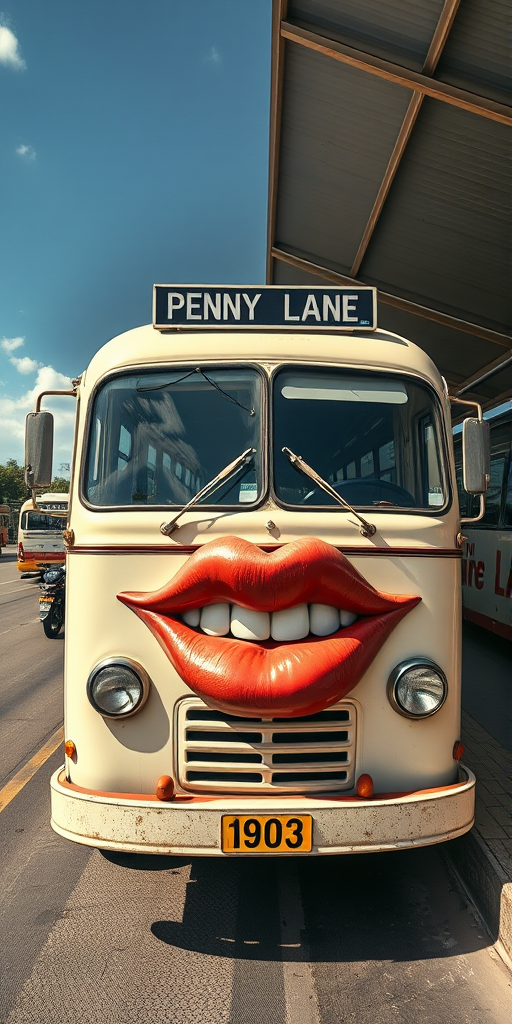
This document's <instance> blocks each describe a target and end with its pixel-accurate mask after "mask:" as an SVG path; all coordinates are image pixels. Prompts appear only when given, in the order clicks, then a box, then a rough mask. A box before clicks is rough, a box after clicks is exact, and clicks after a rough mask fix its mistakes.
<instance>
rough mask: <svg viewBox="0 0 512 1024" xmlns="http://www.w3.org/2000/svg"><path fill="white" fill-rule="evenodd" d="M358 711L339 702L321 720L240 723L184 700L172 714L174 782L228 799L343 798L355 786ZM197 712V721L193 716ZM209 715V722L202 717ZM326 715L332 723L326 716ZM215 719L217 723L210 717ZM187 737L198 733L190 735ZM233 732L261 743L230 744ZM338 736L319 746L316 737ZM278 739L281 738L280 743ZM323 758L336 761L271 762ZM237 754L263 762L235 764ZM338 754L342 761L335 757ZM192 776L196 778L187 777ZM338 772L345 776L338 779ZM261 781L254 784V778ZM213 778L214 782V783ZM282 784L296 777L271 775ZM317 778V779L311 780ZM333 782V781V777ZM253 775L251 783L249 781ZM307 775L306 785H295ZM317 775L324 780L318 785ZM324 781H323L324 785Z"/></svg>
mask: <svg viewBox="0 0 512 1024" xmlns="http://www.w3.org/2000/svg"><path fill="white" fill-rule="evenodd" d="M358 711H359V709H358V707H357V704H356V702H355V701H352V700H347V699H344V700H341V701H338V702H337V703H336V704H333V705H331V706H330V707H329V708H328V709H326V712H321V714H322V720H320V721H318V720H315V716H314V715H309V716H303V717H301V718H289V719H283V718H281V717H280V718H265V719H263V718H261V719H256V718H242V717H238V716H234V715H232V714H228V713H226V714H224V713H223V712H222V711H217V710H215V709H212V708H209V707H208V705H207V704H205V703H204V701H202V700H201V699H200V698H199V697H183V698H181V700H179V701H177V703H176V705H175V712H174V723H175V778H176V780H177V782H178V785H179V788H180V789H181V791H182V792H184V793H217V794H224V795H225V796H230V795H235V796H236V795H240V794H244V793H245V794H247V795H250V796H255V795H258V794H260V795H261V796H272V795H288V796H292V795H298V794H303V795H308V794H311V795H313V794H317V793H339V792H347V791H350V790H353V788H354V785H355V768H356V750H357V735H358V724H359V723H358ZM197 712H199V715H198V717H197V718H194V713H197ZM204 712H208V717H207V718H201V713H204ZM326 713H328V719H327V720H326V718H325V715H326ZM212 715H213V716H215V718H212ZM202 732H203V733H205V734H206V733H207V734H209V736H211V735H212V734H215V735H218V737H219V739H218V740H215V741H213V740H212V739H208V740H206V741H202V740H201V739H200V734H201V733H202ZM301 732H303V733H304V734H307V735H308V737H309V738H308V740H307V741H306V742H302V743H301V742H298V740H297V734H299V735H300V733H301ZM187 733H192V734H194V735H193V736H187ZM233 733H251V734H256V733H257V734H259V735H260V736H261V740H260V741H259V742H252V743H250V742H241V741H233V740H230V739H227V737H228V736H229V735H230V734H231V735H232V734H233ZM287 733H288V734H293V735H294V742H293V743H286V742H283V737H286V734H287ZM315 733H316V734H322V733H324V734H325V733H331V734H338V733H339V734H340V737H342V739H341V740H340V742H339V743H336V742H334V741H333V740H332V739H331V740H330V741H329V742H315V741H313V740H312V739H311V736H312V735H313V736H314V734H315ZM275 736H278V737H279V738H278V739H277V741H276V740H275V739H274V737H275ZM195 752H198V753H200V754H201V758H200V760H194V758H193V756H192V755H193V754H194V753H195ZM208 752H210V753H214V754H216V755H218V754H222V753H224V754H226V755H230V759H228V760H226V761H220V760H219V759H218V758H217V759H216V760H214V759H212V760H209V759H205V756H204V755H205V754H206V753H208ZM301 753H304V754H307V755H311V754H314V753H318V754H321V755H323V757H324V758H325V755H328V754H329V753H332V754H333V761H332V762H328V761H326V760H325V759H324V760H319V761H311V760H308V761H307V762H305V763H301V762H300V761H298V762H297V763H294V762H290V763H283V762H282V761H281V760H279V761H273V756H272V755H277V756H279V755H282V754H290V755H293V754H297V756H300V754H301ZM235 754H258V755H260V757H261V760H260V761H259V762H254V761H252V760H251V762H248V761H245V762H244V761H240V762H238V761H234V760H233V755H235ZM337 754H339V755H340V756H339V757H336V755H337ZM189 772H191V773H193V774H194V776H195V777H194V778H193V779H189V778H188V773H189ZM201 773H202V774H204V775H208V776H210V778H204V779H201V778H197V775H199V776H200V775H201ZM340 773H344V774H345V777H344V778H340V777H339V775H340ZM230 774H231V776H233V775H235V774H236V775H237V776H239V777H240V776H241V777H243V776H244V775H247V776H248V779H247V782H241V781H232V779H229V778H223V776H229V775H230ZM255 774H257V775H259V776H260V777H261V781H257V782H256V781H254V775H255ZM212 775H213V776H214V779H213V778H212ZM274 775H279V777H280V779H283V777H286V776H292V775H293V776H294V779H293V780H290V782H283V781H280V782H278V783H277V782H274V781H273V776H274ZM309 775H314V776H315V777H314V778H311V779H310V778H308V776H309ZM333 775H334V776H335V777H330V776H333ZM249 776H252V778H249ZM297 776H303V781H302V782H298V781H296V779H297ZM319 776H320V778H321V779H322V781H320V780H319ZM324 779H325V781H323V780H324Z"/></svg>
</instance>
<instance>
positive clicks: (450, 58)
mask: <svg viewBox="0 0 512 1024" xmlns="http://www.w3.org/2000/svg"><path fill="white" fill-rule="evenodd" d="M510 17H511V6H510V3H509V2H506V3H505V2H503V0H461V2H460V4H459V0H445V2H443V0H390V2H386V3H385V4H383V3H382V0H289V2H287V0H274V31H273V50H274V76H273V108H272V132H271V176H270V203H269V209H270V213H269V280H271V281H274V282H276V283H308V282H311V283H313V282H315V283H318V281H319V278H325V279H328V280H336V279H337V276H340V275H341V277H344V278H349V279H357V280H359V281H362V282H364V283H371V284H376V285H377V286H378V287H379V290H380V300H381V301H380V302H379V310H380V312H379V322H380V324H381V326H383V327H387V328H388V329H390V330H395V331H397V332H398V333H402V334H405V335H407V336H408V337H410V338H411V340H413V341H415V342H416V343H417V344H420V345H421V346H422V347H423V348H425V349H426V351H428V353H429V354H430V355H431V356H432V358H433V359H434V360H435V362H437V364H438V366H439V367H440V369H441V372H443V373H444V374H445V376H446V377H447V379H448V381H449V383H450V384H451V387H452V392H453V393H455V392H456V391H457V388H459V389H460V388H462V387H463V386H464V387H467V385H468V383H470V382H471V381H472V380H473V379H476V378H477V377H479V376H482V373H484V372H485V371H486V369H493V371H494V375H493V376H491V377H489V379H488V380H486V381H485V382H483V383H481V384H477V385H475V391H474V394H475V395H476V396H477V397H480V398H481V399H482V401H484V402H485V403H486V404H489V403H491V402H492V401H493V400H494V399H498V398H500V397H501V396H502V394H504V393H506V391H507V389H508V388H509V387H510V384H511V383H512V380H511V378H512V366H510V367H508V368H503V369H502V370H501V371H499V372H496V370H495V366H496V364H498V363H499V362H500V360H501V361H503V360H505V359H507V358H509V357H510V355H511V354H512V347H511V346H512V340H510V337H509V328H510V323H511V319H512V309H511V306H512V298H511V296H512V289H511V288H510V268H511V257H510V250H511V242H512V227H511V220H512V217H511V210H512V197H511V185H510V158H511V156H512V127H511V126H512V108H510V107H508V108H507V107H506V106H504V105H503V104H506V103H507V102H509V99H508V97H509V96H510V92H509V89H510V71H511V68H510V58H509V55H508V52H507V42H506V41H507V38H508V35H507V22H510ZM354 62H355V63H356V64H357V66H354ZM438 62H439V63H438ZM436 64H437V67H436ZM411 75H412V76H413V77H412V78H411ZM414 75H415V76H416V77H414ZM407 76H409V77H407ZM398 82H401V83H402V84H397V83H398ZM428 83H431V85H432V88H433V91H434V92H435V94H436V96H435V98H429V96H428V95H427V96H425V95H424V92H425V89H427V90H430V86H429V84H428ZM445 83H446V84H445ZM454 86H456V87H457V89H456V90H455V91H454V90H453V87H454ZM450 89H451V91H450ZM457 90H467V92H459V91H457ZM493 103H494V106H493ZM468 104H469V108H470V109H468ZM496 104H500V105H499V106H497V105H496ZM388 163H389V166H388ZM471 396H472V395H471V394H469V397H471Z"/></svg>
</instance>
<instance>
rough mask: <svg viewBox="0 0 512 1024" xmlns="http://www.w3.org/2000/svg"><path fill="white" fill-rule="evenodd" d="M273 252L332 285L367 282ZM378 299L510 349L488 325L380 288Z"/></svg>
mask: <svg viewBox="0 0 512 1024" xmlns="http://www.w3.org/2000/svg"><path fill="white" fill-rule="evenodd" d="M270 252H271V256H272V257H273V258H274V259H276V260H281V261H282V262H283V263H289V264H290V266H292V267H297V269H298V270H305V271H306V272H307V273H308V274H317V275H318V277H322V278H324V279H325V280H326V281H331V282H332V283H333V284H339V285H347V284H348V285H350V284H364V283H365V282H364V281H361V280H359V281H357V280H354V278H353V277H349V276H346V275H345V274H339V273H337V271H335V270H330V269H329V267H323V266H321V264H319V263H314V262H313V261H312V260H309V259H304V257H302V256H296V255H295V254H294V253H291V252H287V251H286V250H285V249H281V248H277V246H272V248H271V251H270ZM366 283H367V282H366ZM378 299H379V302H383V303H384V304H385V305H386V306H394V307H395V309H402V310H403V311H404V312H405V313H413V314H414V315H415V316H421V317H423V319H425V320H433V321H434V323H438V324H444V326H445V327H451V328H453V329H454V330H456V331H463V332H464V333H465V334H473V335H475V336H476V337H477V338H485V340H486V341H492V342H493V343H494V344H495V345H500V346H501V347H502V348H506V349H510V344H511V339H510V338H509V337H508V335H506V334H501V333H500V332H499V331H491V330H488V328H487V327H481V326H480V324H473V323H470V321H468V320H460V319H459V318H458V317H456V316H450V315H449V313H442V312H441V311H440V310H438V309H432V308H431V307H430V306H422V305H420V303H418V302H412V301H411V300H410V299H402V298H401V297H400V296H399V295H393V294H391V292H382V291H381V290H380V289H379V290H378Z"/></svg>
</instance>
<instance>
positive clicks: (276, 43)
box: [267, 0, 288, 281]
mask: <svg viewBox="0 0 512 1024" xmlns="http://www.w3.org/2000/svg"><path fill="white" fill-rule="evenodd" d="M287 10H288V0H274V3H273V5H272V54H271V81H270V139H269V161H268V163H269V170H268V180H269V187H268V210H267V239H268V241H267V281H270V280H271V277H270V275H271V273H272V256H271V253H270V245H271V243H272V241H273V239H274V233H275V224H276V206H277V182H278V176H279V143H280V138H281V112H282V106H283V104H282V96H283V76H284V48H285V41H284V38H283V36H282V35H281V32H280V26H281V23H282V21H283V19H284V18H286V13H287ZM269 243H270V244H269Z"/></svg>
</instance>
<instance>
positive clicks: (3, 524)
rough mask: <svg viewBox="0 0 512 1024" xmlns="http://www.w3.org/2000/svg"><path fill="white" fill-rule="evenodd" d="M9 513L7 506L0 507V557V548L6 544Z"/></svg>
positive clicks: (0, 549) (0, 551)
mask: <svg viewBox="0 0 512 1024" xmlns="http://www.w3.org/2000/svg"><path fill="white" fill-rule="evenodd" d="M10 511H11V509H10V507H9V505H0V555H1V554H2V548H4V547H5V546H6V544H7V530H8V527H9V514H10Z"/></svg>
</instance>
